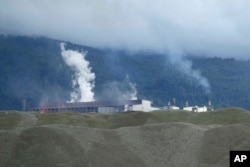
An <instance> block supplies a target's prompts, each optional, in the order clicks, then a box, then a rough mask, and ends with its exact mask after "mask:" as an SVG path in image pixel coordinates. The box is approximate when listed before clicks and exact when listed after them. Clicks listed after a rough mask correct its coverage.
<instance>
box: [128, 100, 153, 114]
mask: <svg viewBox="0 0 250 167" xmlns="http://www.w3.org/2000/svg"><path fill="white" fill-rule="evenodd" d="M157 109H158V108H155V107H152V106H151V101H149V100H142V103H141V104H135V105H133V106H132V108H131V110H134V111H144V112H150V111H153V110H157Z"/></svg>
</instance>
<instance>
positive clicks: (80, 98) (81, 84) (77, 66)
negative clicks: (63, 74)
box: [60, 43, 95, 102]
mask: <svg viewBox="0 0 250 167" xmlns="http://www.w3.org/2000/svg"><path fill="white" fill-rule="evenodd" d="M64 45H65V44H64V43H61V45H60V46H61V55H62V57H63V59H64V61H65V63H66V64H67V65H69V66H70V67H71V68H72V69H73V70H74V71H75V76H74V78H73V80H72V85H73V89H74V90H73V92H72V93H71V100H70V102H87V101H94V93H93V91H92V89H93V88H94V86H95V85H94V80H95V74H94V73H92V72H91V68H90V67H89V62H88V61H87V60H85V55H86V53H80V52H77V51H73V50H66V49H65V47H64Z"/></svg>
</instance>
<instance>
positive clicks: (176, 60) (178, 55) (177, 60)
mask: <svg viewBox="0 0 250 167" xmlns="http://www.w3.org/2000/svg"><path fill="white" fill-rule="evenodd" d="M173 51H174V50H172V52H170V61H171V62H172V63H173V64H174V65H175V66H176V67H177V69H178V70H179V71H181V72H182V73H184V74H186V75H187V76H188V77H191V78H192V79H194V80H195V81H196V82H197V85H200V86H202V87H203V89H204V91H205V93H206V94H208V93H210V90H211V86H210V83H209V81H208V80H207V78H205V77H204V76H202V75H201V73H200V71H198V70H194V69H193V68H192V62H191V61H190V60H188V59H186V58H185V55H184V53H182V52H180V51H179V50H175V52H173ZM171 54H174V55H175V56H171Z"/></svg>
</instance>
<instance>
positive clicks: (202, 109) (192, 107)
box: [183, 106, 207, 112]
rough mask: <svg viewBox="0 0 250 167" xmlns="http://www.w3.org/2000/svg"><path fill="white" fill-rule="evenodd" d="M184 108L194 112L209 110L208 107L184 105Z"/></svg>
mask: <svg viewBox="0 0 250 167" xmlns="http://www.w3.org/2000/svg"><path fill="white" fill-rule="evenodd" d="M183 110H185V111H192V112H207V107H206V106H204V107H198V106H188V107H183Z"/></svg>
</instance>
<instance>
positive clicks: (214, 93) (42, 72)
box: [0, 36, 250, 109]
mask: <svg viewBox="0 0 250 167" xmlns="http://www.w3.org/2000/svg"><path fill="white" fill-rule="evenodd" d="M66 47H67V48H68V49H72V50H79V51H88V54H87V56H86V59H87V60H88V61H89V62H90V66H91V67H92V71H93V72H94V73H95V75H96V79H95V88H94V92H95V98H96V99H106V100H107V97H106V98H105V97H103V92H105V89H107V88H109V87H108V86H107V85H109V84H114V83H116V85H117V83H124V80H125V78H126V76H129V80H130V82H131V83H135V84H136V88H137V92H138V94H137V96H138V97H139V98H146V99H150V100H153V102H154V105H156V106H164V105H166V104H167V102H168V101H171V100H172V99H173V98H175V99H176V103H177V105H179V106H183V105H184V103H185V102H186V101H188V102H189V104H190V105H205V104H207V101H208V100H211V101H212V103H213V105H214V106H215V107H226V106H239V107H243V108H246V109H250V84H249V83H250V73H249V71H250V61H238V60H235V59H232V58H230V59H223V58H205V57H202V58H197V57H189V58H188V59H190V61H192V62H193V68H194V69H197V70H199V71H200V72H201V74H202V76H204V77H206V78H207V79H208V81H209V83H210V85H211V92H210V93H208V94H207V93H206V92H205V91H204V90H203V88H202V87H201V86H200V85H199V84H197V82H196V81H195V80H194V79H190V77H188V76H186V75H185V74H184V73H181V72H180V71H179V70H178V67H176V66H175V65H172V64H171V63H170V62H169V61H168V58H167V56H166V55H156V54H153V53H151V54H149V53H136V54H131V53H127V52H125V51H110V50H100V49H94V48H91V47H86V46H80V45H74V44H71V43H67V46H66ZM0 72H1V75H0V96H1V97H0V109H22V103H23V101H26V104H27V106H29V107H37V106H38V105H39V104H41V103H43V102H44V101H47V102H48V103H55V102H58V101H61V102H64V101H66V100H69V97H70V92H71V91H72V76H73V73H74V72H73V70H72V69H71V68H70V67H68V66H67V65H66V64H65V62H64V60H63V58H62V56H61V50H60V41H57V40H52V39H48V38H28V37H16V36H0ZM118 85H119V84H118ZM109 98H112V97H109Z"/></svg>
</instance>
